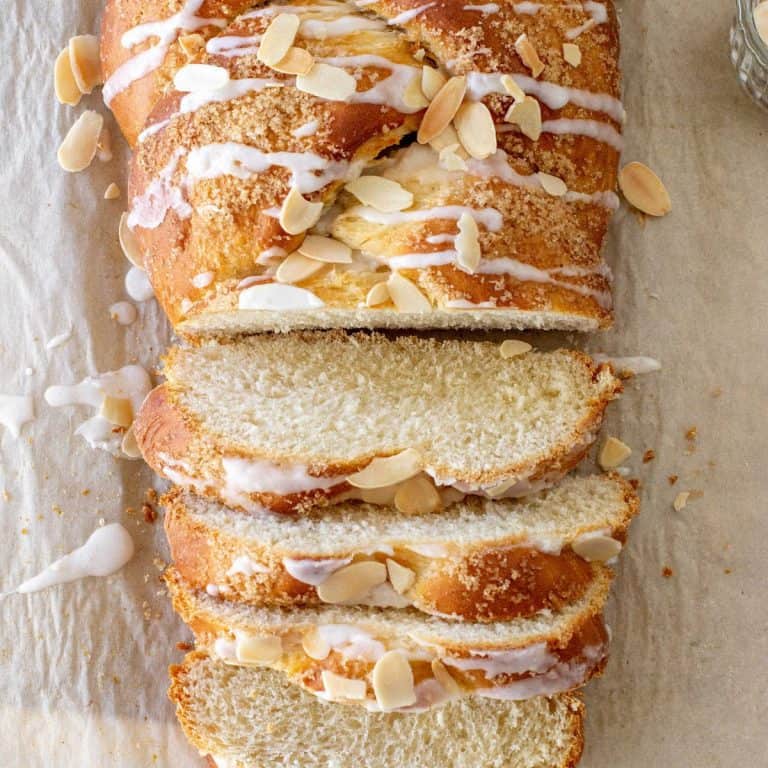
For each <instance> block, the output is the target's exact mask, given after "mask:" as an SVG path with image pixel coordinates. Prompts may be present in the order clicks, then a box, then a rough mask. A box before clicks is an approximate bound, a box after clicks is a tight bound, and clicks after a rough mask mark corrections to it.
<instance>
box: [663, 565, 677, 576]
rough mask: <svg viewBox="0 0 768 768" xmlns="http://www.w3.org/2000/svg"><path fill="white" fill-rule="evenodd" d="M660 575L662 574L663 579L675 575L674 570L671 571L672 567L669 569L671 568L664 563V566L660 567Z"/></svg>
mask: <svg viewBox="0 0 768 768" xmlns="http://www.w3.org/2000/svg"><path fill="white" fill-rule="evenodd" d="M661 575H662V576H663V577H664V578H665V579H669V578H671V577H672V576H674V575H675V572H674V571H673V570H672V569H671V568H670V567H669V566H668V565H665V566H664V567H663V568H662V569H661Z"/></svg>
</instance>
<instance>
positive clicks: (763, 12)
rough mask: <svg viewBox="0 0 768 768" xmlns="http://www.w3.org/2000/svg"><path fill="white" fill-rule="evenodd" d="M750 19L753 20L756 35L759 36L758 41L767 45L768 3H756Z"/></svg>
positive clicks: (764, 0) (764, 1)
mask: <svg viewBox="0 0 768 768" xmlns="http://www.w3.org/2000/svg"><path fill="white" fill-rule="evenodd" d="M752 18H753V19H754V20H755V27H757V34H758V35H760V39H761V40H762V41H763V42H764V43H765V44H766V45H768V2H766V0H763V2H761V3H758V4H757V5H756V6H755V7H754V9H753V11H752Z"/></svg>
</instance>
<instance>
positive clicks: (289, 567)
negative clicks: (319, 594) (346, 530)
mask: <svg viewBox="0 0 768 768" xmlns="http://www.w3.org/2000/svg"><path fill="white" fill-rule="evenodd" d="M351 562H352V558H351V557H343V558H327V559H325V560H295V559H293V558H290V557H284V558H283V567H284V568H285V570H286V571H288V573H290V574H291V576H293V578H294V579H296V581H300V582H301V583H302V584H311V585H312V586H313V587H317V586H320V584H322V583H323V582H324V581H325V580H326V579H327V578H328V577H329V576H330V575H331V574H333V573H335V572H336V571H338V570H339V569H340V568H343V567H344V566H345V565H349V563H351Z"/></svg>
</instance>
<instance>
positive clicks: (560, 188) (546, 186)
mask: <svg viewBox="0 0 768 768" xmlns="http://www.w3.org/2000/svg"><path fill="white" fill-rule="evenodd" d="M536 176H537V177H538V179H539V181H540V182H541V187H542V189H543V190H544V191H545V192H546V193H547V194H548V195H552V197H562V196H563V195H564V194H565V193H566V192H567V191H568V185H567V184H566V183H565V182H564V181H563V180H562V179H559V178H558V177H557V176H552V175H551V174H549V173H542V172H541V171H539V173H537V174H536Z"/></svg>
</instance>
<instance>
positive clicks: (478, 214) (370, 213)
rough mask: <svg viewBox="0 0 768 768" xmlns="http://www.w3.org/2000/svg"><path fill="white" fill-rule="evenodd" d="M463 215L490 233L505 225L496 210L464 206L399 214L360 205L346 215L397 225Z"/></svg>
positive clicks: (446, 206) (455, 217)
mask: <svg viewBox="0 0 768 768" xmlns="http://www.w3.org/2000/svg"><path fill="white" fill-rule="evenodd" d="M462 213H468V214H469V215H470V216H471V217H472V218H473V219H474V220H475V221H476V222H477V223H478V224H482V225H483V226H484V227H485V228H486V229H487V230H489V231H490V232H498V231H499V230H500V229H501V225H502V223H503V218H502V216H501V213H499V211H497V210H496V209H495V208H468V207H466V206H464V205H444V206H438V207H435V208H424V209H422V210H416V211H398V212H397V213H382V212H381V211H377V210H376V209H375V208H370V207H368V206H364V205H359V206H355V207H354V208H350V209H349V210H348V211H347V213H346V214H345V215H349V216H359V217H360V218H361V219H363V220H364V221H370V222H371V223H373V224H387V225H397V224H409V223H411V222H418V221H429V220H431V219H453V220H454V221H458V220H459V219H460V218H461V215H462Z"/></svg>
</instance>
